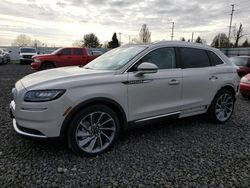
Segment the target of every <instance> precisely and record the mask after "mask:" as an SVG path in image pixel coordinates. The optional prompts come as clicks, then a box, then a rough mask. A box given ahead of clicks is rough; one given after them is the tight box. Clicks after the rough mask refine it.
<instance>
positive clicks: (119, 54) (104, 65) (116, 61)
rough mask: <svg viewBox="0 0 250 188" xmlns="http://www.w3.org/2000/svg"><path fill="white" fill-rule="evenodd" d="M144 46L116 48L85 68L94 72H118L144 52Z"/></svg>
mask: <svg viewBox="0 0 250 188" xmlns="http://www.w3.org/2000/svg"><path fill="white" fill-rule="evenodd" d="M144 49H146V47H144V46H130V47H120V48H115V49H113V50H111V51H109V52H107V53H105V54H103V55H102V56H100V57H98V58H96V59H95V60H93V61H91V62H90V63H89V64H87V65H86V66H85V67H84V68H86V69H94V70H118V69H120V68H122V67H123V66H124V65H126V64H127V63H128V62H129V61H130V60H131V59H132V58H134V57H135V56H136V55H137V54H139V53H140V52H142V51H143V50H144Z"/></svg>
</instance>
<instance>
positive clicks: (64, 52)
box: [62, 48, 71, 55]
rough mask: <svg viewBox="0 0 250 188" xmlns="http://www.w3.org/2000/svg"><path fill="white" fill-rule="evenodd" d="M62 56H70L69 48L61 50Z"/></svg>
mask: <svg viewBox="0 0 250 188" xmlns="http://www.w3.org/2000/svg"><path fill="white" fill-rule="evenodd" d="M62 55H71V49H70V48H65V49H63V50H62Z"/></svg>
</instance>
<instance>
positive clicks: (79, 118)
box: [67, 105, 120, 157]
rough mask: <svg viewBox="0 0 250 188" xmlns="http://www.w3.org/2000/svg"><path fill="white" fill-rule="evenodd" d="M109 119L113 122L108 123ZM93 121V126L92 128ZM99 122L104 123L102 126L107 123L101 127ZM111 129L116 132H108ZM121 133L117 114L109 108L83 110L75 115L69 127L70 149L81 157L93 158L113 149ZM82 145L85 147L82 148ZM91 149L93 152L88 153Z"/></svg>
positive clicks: (92, 107)
mask: <svg viewBox="0 0 250 188" xmlns="http://www.w3.org/2000/svg"><path fill="white" fill-rule="evenodd" d="M91 114H92V115H91ZM98 114H99V116H98ZM101 114H103V115H101ZM100 116H101V117H100ZM90 117H91V118H90ZM109 118H110V119H112V120H111V121H108V120H109ZM91 119H92V120H91ZM91 121H92V124H93V126H91V125H92V124H91V123H90V122H91ZM99 122H102V123H100V124H103V123H105V122H107V123H105V124H103V125H99ZM104 125H105V126H104ZM96 127H98V128H99V129H102V130H99V129H98V128H97V129H98V130H96ZM111 128H112V129H114V130H107V129H111ZM103 129H106V130H103ZM95 131H96V133H95ZM98 131H100V132H98ZM119 133H120V122H119V119H118V117H117V115H116V113H115V112H114V111H113V110H112V109H110V108H109V107H107V106H104V105H93V106H89V107H86V108H84V109H82V110H81V111H79V112H78V113H77V114H76V115H75V117H74V118H73V121H72V123H71V124H70V125H69V129H68V134H67V138H68V144H69V147H70V148H71V149H72V151H73V152H75V153H76V154H78V155H81V156H87V157H93V156H96V155H99V154H102V153H105V152H107V151H108V150H109V149H110V148H112V147H113V145H114V143H115V141H116V140H117V139H118V137H119ZM77 135H78V136H77ZM83 135H84V136H83ZM107 135H108V137H110V138H109V139H107ZM87 140H88V141H87ZM105 141H106V142H105ZM83 143H85V144H83ZM81 144H83V145H82V146H80V145H81ZM85 146H86V147H85ZM89 147H90V148H92V149H90V150H91V151H87V150H89Z"/></svg>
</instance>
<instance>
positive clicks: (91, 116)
mask: <svg viewBox="0 0 250 188" xmlns="http://www.w3.org/2000/svg"><path fill="white" fill-rule="evenodd" d="M89 116H90V125H91V126H92V125H93V124H94V122H93V113H91V114H90V115H89Z"/></svg>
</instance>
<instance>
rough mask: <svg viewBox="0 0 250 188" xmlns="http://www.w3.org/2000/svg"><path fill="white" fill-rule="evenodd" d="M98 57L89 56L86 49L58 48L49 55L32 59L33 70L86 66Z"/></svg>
mask: <svg viewBox="0 0 250 188" xmlns="http://www.w3.org/2000/svg"><path fill="white" fill-rule="evenodd" d="M97 56H98V55H90V54H89V52H88V49H87V48H78V47H70V48H59V49H57V50H55V51H54V52H52V53H51V54H43V55H36V56H34V57H33V58H32V61H33V62H32V64H31V67H32V69H34V70H46V69H52V68H55V67H65V66H76V65H86V64H87V63H89V62H90V61H92V60H93V59H95V58H96V57H97Z"/></svg>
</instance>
